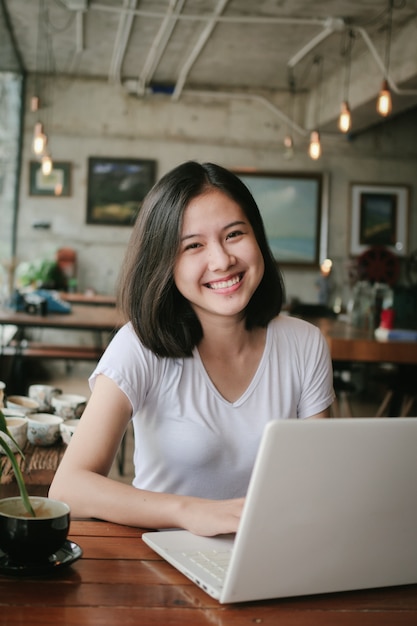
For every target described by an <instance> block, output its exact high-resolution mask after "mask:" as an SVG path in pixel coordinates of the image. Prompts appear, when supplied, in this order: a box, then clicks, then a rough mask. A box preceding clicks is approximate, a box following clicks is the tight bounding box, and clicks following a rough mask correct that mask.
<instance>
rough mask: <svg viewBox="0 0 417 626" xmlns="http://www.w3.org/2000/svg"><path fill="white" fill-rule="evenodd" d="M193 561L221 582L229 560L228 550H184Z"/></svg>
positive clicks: (185, 554)
mask: <svg viewBox="0 0 417 626" xmlns="http://www.w3.org/2000/svg"><path fill="white" fill-rule="evenodd" d="M183 554H184V556H187V557H188V558H189V559H190V560H191V561H192V562H193V563H195V564H196V565H198V566H199V567H201V568H202V569H203V570H205V571H206V572H208V573H209V574H211V575H212V576H214V577H215V578H216V579H217V580H218V581H219V582H223V580H224V576H225V573H226V570H227V566H228V565H229V561H230V551H227V552H221V551H218V550H206V551H204V552H201V551H197V552H187V553H186V552H184V553H183Z"/></svg>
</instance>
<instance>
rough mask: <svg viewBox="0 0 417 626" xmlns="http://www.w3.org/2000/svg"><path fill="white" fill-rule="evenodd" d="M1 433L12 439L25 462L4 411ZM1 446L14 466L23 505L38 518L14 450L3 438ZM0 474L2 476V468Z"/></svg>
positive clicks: (1, 420) (0, 412)
mask: <svg viewBox="0 0 417 626" xmlns="http://www.w3.org/2000/svg"><path fill="white" fill-rule="evenodd" d="M0 431H1V432H2V433H4V434H5V435H7V436H8V437H10V439H11V440H12V441H13V443H14V444H15V446H16V448H17V451H18V453H19V454H20V456H21V457H22V459H23V460H24V458H25V455H24V454H23V451H22V450H21V449H20V447H19V445H18V444H17V442H16V441H15V439H14V437H13V436H12V434H11V433H10V432H9V429H8V428H7V422H6V418H5V417H4V415H3V411H0ZM0 445H1V447H2V448H3V450H4V452H5V453H6V456H7V458H8V459H9V461H10V463H11V464H12V467H13V472H14V475H15V477H16V481H17V485H18V487H19V491H20V496H21V498H22V501H23V504H24V506H25V509H26V511H27V512H28V513H29V515H31V516H32V517H36V514H35V511H34V510H33V507H32V505H31V502H30V499H29V494H28V492H27V489H26V485H25V480H24V478H23V474H22V471H21V469H20V467H19V463H18V462H17V460H16V457H15V455H14V453H13V450H12V449H11V448H10V446H9V444H8V443H7V442H6V441H5V440H4V438H3V437H1V444H0ZM0 474H1V466H0Z"/></svg>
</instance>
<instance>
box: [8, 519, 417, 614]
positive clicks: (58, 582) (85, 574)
mask: <svg viewBox="0 0 417 626" xmlns="http://www.w3.org/2000/svg"><path fill="white" fill-rule="evenodd" d="M140 536H141V531H140V530H138V529H135V528H129V527H125V526H118V525H115V524H109V523H107V522H97V521H91V520H79V521H78V520H73V521H72V523H71V529H70V538H71V539H72V540H73V541H75V542H76V543H77V544H78V545H79V546H81V548H82V549H83V557H82V558H81V559H80V560H78V561H76V562H75V563H74V564H73V565H71V566H70V567H68V568H66V569H63V570H62V571H61V572H60V574H59V575H55V576H53V577H49V578H48V577H43V578H39V579H36V578H27V579H26V578H19V579H15V578H12V577H5V576H0V624H1V625H4V626H5V625H6V624H7V626H13V625H18V624H19V625H21V624H27V625H29V626H35V625H39V626H56V625H57V624H61V625H62V626H65V625H72V626H78V625H80V624H88V625H89V626H96V625H97V626H98V625H100V626H106V625H109V626H115V625H117V624H123V626H139V625H140V626H148V625H149V626H150V625H151V624H161V625H162V624H170V625H171V626H214V625H215V626H232V625H234V626H253V625H256V624H262V625H264V626H279V625H280V624H282V625H283V626H388V625H390V626H416V624H417V585H409V586H403V587H391V588H386V589H377V590H368V591H356V592H348V593H335V594H327V595H319V596H305V597H300V598H288V599H280V600H268V601H264V602H251V603H246V604H245V603H241V604H231V605H220V604H219V603H218V602H216V601H215V600H213V599H212V598H210V597H209V596H208V595H206V594H205V593H204V592H203V591H202V590H201V589H199V588H198V587H197V586H195V585H194V584H193V583H191V582H190V581H189V580H188V579H187V578H185V577H184V576H183V575H182V574H180V573H179V572H177V571H176V570H175V569H174V568H172V567H171V566H170V565H169V564H168V563H166V562H165V561H163V560H161V558H160V557H159V556H157V555H156V554H155V553H154V552H153V551H152V550H151V549H150V548H148V547H147V546H146V545H145V544H144V542H143V541H142V540H141V539H140Z"/></svg>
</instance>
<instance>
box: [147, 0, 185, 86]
mask: <svg viewBox="0 0 417 626" xmlns="http://www.w3.org/2000/svg"><path fill="white" fill-rule="evenodd" d="M184 4H185V0H170V3H169V6H168V9H167V12H166V14H165V16H164V18H163V20H162V23H161V25H160V27H159V30H158V33H157V35H156V37H155V39H154V40H153V42H152V45H151V48H150V50H149V53H148V56H147V57H146V61H145V64H144V66H143V69H142V72H141V74H140V76H139V78H138V88H137V89H138V95H139V96H143V95H145V91H146V87H147V85H148V83H149V82H150V81H151V80H152V76H153V75H154V73H155V71H156V68H157V67H158V64H159V61H160V60H161V57H162V55H163V54H164V52H165V50H166V47H167V45H168V43H169V40H170V38H171V35H172V32H173V30H174V28H175V26H176V24H177V21H178V18H179V14H180V13H181V11H182V8H183V6H184Z"/></svg>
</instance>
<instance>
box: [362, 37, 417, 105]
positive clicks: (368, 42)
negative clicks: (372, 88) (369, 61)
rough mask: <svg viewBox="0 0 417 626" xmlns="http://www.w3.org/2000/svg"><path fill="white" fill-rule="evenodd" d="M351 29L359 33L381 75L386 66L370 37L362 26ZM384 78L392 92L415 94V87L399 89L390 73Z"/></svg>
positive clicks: (416, 92)
mask: <svg viewBox="0 0 417 626" xmlns="http://www.w3.org/2000/svg"><path fill="white" fill-rule="evenodd" d="M353 30H355V31H356V32H358V33H359V34H360V35H361V37H362V39H363V40H364V42H365V43H366V45H367V46H368V48H369V51H370V53H371V54H372V56H373V57H374V60H375V62H376V64H377V65H378V67H379V69H380V70H381V73H382V74H383V75H385V73H386V67H385V64H384V61H383V60H382V59H381V57H380V56H379V54H378V52H377V50H376V48H375V46H374V44H373V43H372V41H371V38H370V37H369V35H368V33H367V32H366V30H364V29H363V28H362V27H359V26H355V27H353ZM386 79H387V82H388V84H389V86H390V88H391V89H392V91H393V92H394V93H396V94H397V95H398V96H415V95H417V89H401V88H400V87H398V85H397V84H396V83H395V82H394V79H393V78H392V76H391V75H388V74H387V76H386Z"/></svg>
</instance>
